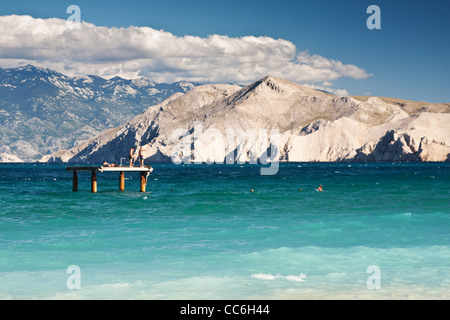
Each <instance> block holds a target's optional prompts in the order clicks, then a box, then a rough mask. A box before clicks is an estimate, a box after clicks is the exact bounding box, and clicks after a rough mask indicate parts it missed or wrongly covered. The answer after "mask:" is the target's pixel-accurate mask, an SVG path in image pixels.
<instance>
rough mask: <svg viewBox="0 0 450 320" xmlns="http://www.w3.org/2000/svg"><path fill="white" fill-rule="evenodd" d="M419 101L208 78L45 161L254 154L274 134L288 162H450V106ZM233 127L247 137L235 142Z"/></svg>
mask: <svg viewBox="0 0 450 320" xmlns="http://www.w3.org/2000/svg"><path fill="white" fill-rule="evenodd" d="M422 104H423V103H422ZM405 106H406V107H405ZM411 106H413V104H412V102H410V103H409V104H408V105H405V104H403V105H402V104H400V103H391V102H390V100H387V99H383V98H376V97H372V98H369V99H367V98H365V99H363V98H358V99H356V98H352V97H337V96H334V95H331V94H327V93H324V92H320V91H317V90H313V89H311V88H307V87H303V86H300V85H297V84H294V83H291V82H288V81H284V80H282V79H278V78H275V77H272V76H267V77H265V78H264V79H261V80H260V81H257V82H255V83H253V84H252V85H249V86H247V87H245V88H241V87H239V86H235V85H204V86H199V87H196V88H194V89H192V90H191V91H189V92H187V93H185V94H181V93H179V94H175V95H174V96H172V97H170V98H169V99H167V100H166V101H164V102H163V103H161V104H159V105H157V106H153V107H151V108H149V109H148V110H147V111H145V112H144V113H142V114H140V115H138V116H137V117H135V118H134V119H132V120H131V121H129V122H128V123H126V124H124V125H122V126H120V127H117V128H115V129H111V130H108V131H105V132H103V133H101V134H100V135H98V136H97V137H95V138H93V139H91V140H89V141H87V142H85V143H82V144H80V145H78V146H76V147H74V148H72V149H70V150H64V151H60V152H57V153H54V154H53V155H51V156H50V157H46V158H44V159H43V161H58V162H59V161H62V162H86V161H88V162H103V161H109V162H111V161H113V162H119V161H120V158H127V156H128V151H129V149H130V148H132V147H135V148H136V147H138V146H144V150H145V158H147V160H148V161H150V162H170V161H172V158H171V156H172V155H173V154H174V152H175V150H178V151H177V152H176V154H178V155H181V154H183V156H184V157H185V158H184V159H185V160H186V159H189V160H190V161H197V162H206V161H209V162H212V161H217V162H222V161H224V159H225V156H227V157H228V158H227V159H233V160H240V161H249V160H252V159H255V158H260V157H261V156H262V155H264V153H265V152H266V155H268V154H270V153H267V148H268V147H269V145H270V141H272V143H273V144H274V145H276V146H277V148H278V149H277V151H279V153H278V154H279V159H280V160H281V161H293V162H297V161H298V162H302V161H325V162H327V161H450V126H449V124H450V113H448V112H449V109H450V107H449V106H448V105H440V106H439V108H440V109H439V111H436V110H437V109H436V108H434V106H433V105H430V106H428V107H423V108H422V109H420V110H414V111H412V110H413V108H412V107H411ZM430 111H432V112H430ZM200 127H201V129H202V133H203V136H201V137H200V136H199V130H198V129H199V128H200ZM271 130H276V131H277V132H278V133H279V136H277V138H276V139H275V138H274V136H272V135H271V132H273V131H271ZM230 132H231V133H234V134H235V135H236V134H237V133H240V134H241V135H239V134H237V136H238V137H241V138H242V139H233V142H234V143H231V140H230V139H228V140H227V138H229V135H228V133H230ZM255 133H257V134H256V136H255ZM263 133H266V135H264V134H263ZM270 138H272V139H271V140H270ZM182 141H183V142H186V143H187V145H185V146H184V148H183V147H180V145H181V142H182ZM199 146H201V148H199Z"/></svg>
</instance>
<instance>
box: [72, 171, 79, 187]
mask: <svg viewBox="0 0 450 320" xmlns="http://www.w3.org/2000/svg"><path fill="white" fill-rule="evenodd" d="M72 190H73V191H78V172H77V170H73V180H72Z"/></svg>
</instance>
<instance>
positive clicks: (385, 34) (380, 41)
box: [0, 0, 450, 102]
mask: <svg viewBox="0 0 450 320" xmlns="http://www.w3.org/2000/svg"><path fill="white" fill-rule="evenodd" d="M71 4H75V5H78V6H79V7H80V9H81V19H82V21H85V22H89V23H92V24H94V25H96V26H106V27H110V28H111V27H122V28H128V27H130V26H140V27H150V28H153V29H155V30H160V29H163V30H164V31H167V32H169V33H171V34H173V35H174V36H176V37H183V36H185V35H189V36H195V37H200V38H206V37H208V36H209V35H213V34H218V35H225V36H228V37H230V38H231V39H235V38H240V37H245V36H255V37H269V38H273V39H284V40H287V41H289V42H290V43H292V44H294V45H295V47H296V54H298V53H300V52H307V53H308V54H309V55H311V56H314V55H317V56H319V57H324V58H325V59H329V60H333V61H339V62H341V63H342V64H344V65H354V66H357V67H358V68H359V69H360V70H359V71H361V70H363V71H365V73H366V74H367V76H356V77H353V76H348V74H350V73H349V72H347V71H348V70H347V71H345V72H342V73H341V74H340V75H339V76H338V77H335V78H332V79H330V80H329V81H327V80H323V78H320V79H321V80H317V79H319V78H311V79H312V80H311V81H307V80H305V82H308V83H312V84H317V85H318V86H328V87H329V88H336V89H345V90H346V91H348V93H350V94H351V95H374V96H387V97H396V98H404V99H410V100H421V101H429V102H450V77H449V72H450V61H449V60H450V59H449V52H450V37H449V36H448V33H449V31H450V2H449V1H443V0H440V1H437V0H432V1H404V0H395V1H393V0H390V1H380V0H371V1H365V0H336V1H324V0H323V1H320V0H319V1H301V0H295V1H293V0H290V1H287V0H279V1H266V0H260V1H253V0H252V1H250V0H241V1H234V0H233V1H214V0H210V1H205V0H201V1H189V0H185V1H174V0H172V1H170V0H168V1H132V0H130V1H98V0H97V1H77V0H73V1H9V0H7V1H5V0H3V1H2V2H1V4H0V16H6V15H12V14H15V15H30V16H32V17H34V18H43V19H48V18H60V19H67V17H68V16H69V14H67V13H66V8H67V7H68V6H69V5H71ZM372 4H375V5H378V6H379V7H380V9H381V30H369V29H368V28H367V27H366V20H367V18H368V17H369V16H370V15H369V14H367V13H366V9H367V7H368V6H369V5H372ZM2 32H5V30H2ZM0 58H1V57H0ZM4 61H5V60H3V66H4V65H5V62H4ZM66 63H67V61H66ZM152 65H153V64H152ZM51 66H52V65H49V67H51ZM150 68H151V67H150V66H149V67H148V68H147V69H150ZM169 69H170V68H168V70H169ZM171 70H172V69H171ZM173 70H175V71H173ZM173 70H172V72H176V68H173ZM166 72H169V71H166ZM142 74H143V73H142ZM149 74H153V73H149ZM184 74H185V73H183V75H184ZM230 74H232V73H230ZM180 76H181V75H180ZM229 77H230V76H229ZM315 79H316V80H317V81H315ZM227 80H230V81H233V79H228V78H227ZM254 80H257V79H254ZM235 81H238V82H239V79H235ZM297 82H298V81H297Z"/></svg>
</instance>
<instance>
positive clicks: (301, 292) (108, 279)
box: [0, 163, 450, 299]
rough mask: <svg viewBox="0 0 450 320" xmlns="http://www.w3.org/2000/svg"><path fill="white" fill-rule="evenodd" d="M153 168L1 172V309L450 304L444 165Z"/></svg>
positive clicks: (449, 189)
mask: <svg viewBox="0 0 450 320" xmlns="http://www.w3.org/2000/svg"><path fill="white" fill-rule="evenodd" d="M153 167H154V169H155V170H154V172H153V173H152V174H151V175H150V176H149V180H148V185H147V192H146V193H140V192H139V174H138V173H127V174H126V190H125V191H124V192H120V191H118V184H119V179H118V173H99V174H98V193H97V194H91V193H90V174H88V173H79V177H80V178H79V180H80V184H79V190H80V191H79V192H72V176H71V173H69V172H67V171H66V170H65V166H64V165H47V164H22V165H19V164H1V165H0V208H1V209H0V299H417V298H419V299H449V298H450V277H449V276H450V164H448V163H447V164H443V163H440V164H410V163H408V164H343V163H340V164H320V163H308V164H306V163H295V164H294V163H293V164H281V165H280V170H279V172H278V174H276V175H274V176H261V175H260V171H259V167H257V166H254V165H253V166H252V165H248V164H247V165H245V164H244V165H179V166H178V165H162V164H161V165H154V166H153ZM319 184H321V185H323V189H324V192H316V191H315V188H316V187H317V186H318V185H319ZM300 188H301V189H303V191H300V190H299V189H300ZM251 189H253V190H254V192H251ZM72 265H75V266H78V268H79V273H77V275H78V276H79V277H78V278H77V280H76V281H77V283H78V284H79V285H80V286H79V288H78V289H77V288H75V289H73V288H72V289H71V288H69V286H68V285H67V280H68V279H69V277H71V276H72V275H74V274H72V273H68V272H67V268H68V267H69V266H72ZM369 266H376V267H377V268H379V272H378V273H377V274H374V273H373V272H372V271H369V272H368V267H369ZM373 276H376V277H377V278H376V279H377V281H379V282H378V284H379V286H378V287H377V288H375V289H373V288H372V289H371V288H370V285H368V279H369V278H370V279H372V280H373V279H374V278H373ZM372 280H370V281H369V282H370V283H371V284H374V283H375V282H373V281H372ZM73 283H75V282H73Z"/></svg>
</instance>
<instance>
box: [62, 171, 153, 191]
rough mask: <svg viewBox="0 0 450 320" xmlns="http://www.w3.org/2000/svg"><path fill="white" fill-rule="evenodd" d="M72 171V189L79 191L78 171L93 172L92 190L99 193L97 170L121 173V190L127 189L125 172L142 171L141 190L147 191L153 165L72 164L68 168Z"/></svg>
mask: <svg viewBox="0 0 450 320" xmlns="http://www.w3.org/2000/svg"><path fill="white" fill-rule="evenodd" d="M66 170H67V171H72V173H73V180H72V190H73V191H78V171H90V172H91V192H92V193H97V172H118V173H119V190H120V191H123V190H125V172H140V174H141V179H140V185H141V192H145V189H146V186H147V177H148V175H149V174H150V172H152V171H153V168H152V167H103V166H71V167H67V168H66Z"/></svg>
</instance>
